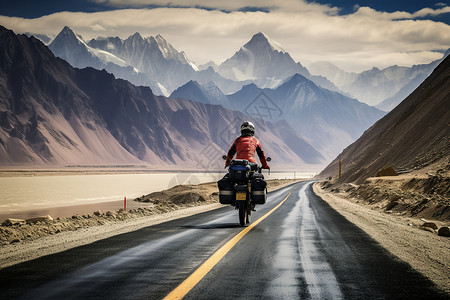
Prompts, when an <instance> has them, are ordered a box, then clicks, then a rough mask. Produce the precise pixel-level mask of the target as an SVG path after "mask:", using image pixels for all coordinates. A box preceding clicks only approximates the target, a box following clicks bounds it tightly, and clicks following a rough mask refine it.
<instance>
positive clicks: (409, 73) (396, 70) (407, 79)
mask: <svg viewBox="0 0 450 300" xmlns="http://www.w3.org/2000/svg"><path fill="white" fill-rule="evenodd" d="M446 55H448V51H447V54H446ZM446 55H444V57H443V58H442V59H439V60H436V61H433V62H431V63H429V64H422V65H414V66H412V67H401V66H391V67H388V68H385V69H382V70H380V69H378V68H372V69H371V70H368V71H364V72H361V73H350V72H345V71H343V70H341V69H339V68H338V67H336V66H335V65H333V64H332V63H330V62H315V63H312V64H311V65H310V66H309V69H310V70H311V72H313V73H314V74H319V75H322V76H325V77H327V78H328V79H329V80H330V81H332V82H333V83H334V84H335V85H336V86H337V87H338V88H339V89H340V90H342V91H343V92H345V93H348V94H349V95H351V96H352V97H355V98H356V99H358V100H359V101H361V102H364V103H367V104H369V105H376V106H377V107H379V108H380V109H383V110H385V111H389V110H391V109H392V108H394V107H395V106H397V105H398V104H399V103H400V102H401V101H402V100H403V99H404V98H405V97H406V96H408V95H409V94H410V93H411V92H412V91H414V89H415V88H417V87H418V86H419V85H420V84H421V83H422V82H423V80H425V79H426V78H427V77H428V76H429V75H430V74H431V72H432V71H433V70H434V68H436V66H437V65H438V64H439V63H440V62H441V61H442V60H443V59H444V58H445V57H446ZM383 101H386V102H385V103H384V104H382V102H383Z"/></svg>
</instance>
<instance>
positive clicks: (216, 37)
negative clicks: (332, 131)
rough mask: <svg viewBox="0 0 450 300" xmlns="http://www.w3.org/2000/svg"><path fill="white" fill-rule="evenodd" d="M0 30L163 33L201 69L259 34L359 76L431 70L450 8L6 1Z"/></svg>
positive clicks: (285, 0)
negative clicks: (426, 66)
mask: <svg viewBox="0 0 450 300" xmlns="http://www.w3.org/2000/svg"><path fill="white" fill-rule="evenodd" d="M274 3H276V4H274ZM0 24H1V25H3V26H5V27H7V28H10V29H12V30H14V31H15V32H16V33H25V32H31V33H39V34H46V35H49V36H51V37H54V36H56V35H57V34H58V32H59V31H60V30H61V29H62V28H63V27H64V26H65V25H67V26H69V27H70V28H72V29H73V30H74V31H75V32H77V33H79V34H81V35H82V36H83V38H84V39H85V40H89V39H91V38H95V37H98V36H119V37H121V38H126V37H128V36H129V35H132V34H133V33H135V32H140V33H141V34H142V35H143V36H144V37H145V36H150V35H156V34H161V35H162V36H163V37H164V38H166V39H167V40H168V42H170V43H171V44H173V45H174V46H175V48H177V49H178V50H179V51H182V50H183V51H185V52H186V54H187V56H188V57H189V58H190V59H191V60H193V61H194V62H196V63H198V64H201V63H205V62H207V61H209V60H214V61H215V62H216V63H221V62H222V61H223V60H225V59H226V58H228V57H230V56H231V55H233V53H234V52H235V51H237V50H238V49H239V48H240V47H241V46H242V45H243V44H245V43H246V42H247V41H248V40H249V39H250V38H251V36H252V35H253V34H255V33H257V32H259V31H263V32H264V33H266V34H267V35H268V36H270V37H271V38H272V39H273V40H275V41H276V42H278V43H279V44H281V45H282V46H283V48H284V49H285V50H286V51H288V52H289V53H290V54H291V56H292V57H293V58H294V59H295V60H297V61H300V62H302V63H303V64H308V62H313V61H318V60H328V61H331V62H333V63H335V64H336V65H338V66H339V67H341V68H344V69H346V70H348V71H357V72H359V71H362V70H365V69H369V68H371V67H372V66H377V67H379V68H383V67H387V66H389V65H393V64H398V65H407V66H410V65H413V64H420V63H427V62H430V61H432V60H435V59H438V58H440V56H442V54H441V53H442V52H443V51H445V50H446V49H448V48H449V47H450V25H449V24H450V7H449V6H448V4H447V1H439V0H437V1H406V0H400V1H398V0H391V1H384V0H383V1H380V0H378V1H377V0H361V1H338V0H315V1H314V2H312V1H304V0H303V1H302V0H278V1H273V0H245V1H243V0H228V1H223V0H176V1H173V0H172V1H168V0H80V1H57V0H50V1H49V0H47V1H25V0H13V1H5V0H3V1H1V2H0Z"/></svg>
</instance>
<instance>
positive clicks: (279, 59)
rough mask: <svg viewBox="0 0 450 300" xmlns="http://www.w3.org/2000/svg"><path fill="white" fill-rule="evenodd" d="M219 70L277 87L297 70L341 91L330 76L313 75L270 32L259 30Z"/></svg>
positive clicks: (234, 78)
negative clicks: (271, 36)
mask: <svg viewBox="0 0 450 300" xmlns="http://www.w3.org/2000/svg"><path fill="white" fill-rule="evenodd" d="M218 70H219V73H220V74H221V75H222V76H223V77H225V78H229V79H232V80H237V81H243V80H253V81H254V82H255V83H256V84H257V85H258V86H260V87H269V88H273V87H276V86H278V85H279V84H280V83H281V82H282V81H283V80H284V79H286V78H287V77H289V76H292V75H294V74H296V73H298V74H301V75H303V76H305V77H306V78H308V79H310V80H312V81H314V82H315V83H316V84H318V85H319V86H321V87H324V88H327V89H330V90H335V91H338V89H337V88H336V87H335V86H334V85H333V84H332V83H331V82H330V81H328V80H327V79H326V78H324V77H321V76H312V75H311V74H310V73H309V71H308V70H307V69H306V68H305V67H304V66H303V65H302V64H301V63H299V62H295V61H294V60H293V59H292V57H291V56H290V55H289V53H288V52H286V51H285V50H284V49H283V48H282V47H281V46H280V45H279V44H278V43H276V42H274V41H273V40H272V39H270V38H269V37H268V36H267V35H266V34H264V33H262V32H259V33H257V34H255V35H254V36H253V37H252V38H251V39H250V41H249V42H248V43H246V44H245V45H244V46H242V47H241V48H240V49H239V50H238V51H237V52H236V53H235V54H234V55H233V56H232V57H231V58H229V59H227V60H226V61H224V62H223V63H222V64H221V65H220V66H219V69H218Z"/></svg>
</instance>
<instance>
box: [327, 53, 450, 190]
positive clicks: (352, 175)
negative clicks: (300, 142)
mask: <svg viewBox="0 0 450 300" xmlns="http://www.w3.org/2000/svg"><path fill="white" fill-rule="evenodd" d="M449 120H450V58H449V57H447V58H446V59H445V60H444V61H443V62H442V63H441V64H440V65H439V66H438V67H437V68H436V69H435V70H434V71H433V73H432V74H431V75H430V76H429V77H428V78H427V79H426V80H425V81H424V82H423V83H422V84H421V85H420V86H419V87H418V88H417V89H416V90H415V91H414V92H413V93H412V94H411V95H409V96H408V97H407V98H406V99H405V100H404V101H403V102H402V103H400V104H399V105H398V106H397V107H396V108H395V109H394V110H392V111H391V112H390V113H389V114H387V115H386V116H385V117H384V118H382V119H381V120H379V121H378V122H377V123H375V124H374V125H373V126H372V127H371V128H369V129H368V130H367V131H366V132H365V133H364V134H363V135H362V136H361V137H360V138H359V139H358V140H357V141H356V142H354V143H353V144H351V145H350V146H349V147H347V148H346V149H345V150H344V151H343V152H342V153H341V154H340V155H339V156H338V157H337V158H336V159H335V160H334V161H333V162H331V164H330V165H328V166H327V167H326V168H325V169H324V170H323V171H322V172H321V173H320V174H319V177H322V178H324V177H328V176H336V175H337V173H338V164H339V160H342V165H343V173H342V177H341V178H340V179H339V180H338V181H337V182H338V183H343V182H356V183H358V184H359V183H362V182H364V180H365V179H367V178H368V177H371V176H376V173H377V172H378V171H379V170H380V169H382V168H384V167H386V166H392V167H394V168H395V169H397V170H402V169H412V170H417V169H421V168H423V167H426V166H428V165H430V164H433V163H434V162H437V161H439V160H442V159H448V158H449V156H450V144H449V137H450V127H449Z"/></svg>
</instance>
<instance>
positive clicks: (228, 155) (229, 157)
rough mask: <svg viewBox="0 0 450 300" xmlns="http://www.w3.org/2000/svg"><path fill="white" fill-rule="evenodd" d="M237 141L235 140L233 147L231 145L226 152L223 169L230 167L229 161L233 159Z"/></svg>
mask: <svg viewBox="0 0 450 300" xmlns="http://www.w3.org/2000/svg"><path fill="white" fill-rule="evenodd" d="M237 141H238V139H236V140H235V141H234V143H233V145H231V147H230V150H228V154H227V160H226V161H225V167H227V166H229V165H230V162H231V160H232V159H233V156H234V155H235V154H236V143H237Z"/></svg>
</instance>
